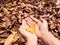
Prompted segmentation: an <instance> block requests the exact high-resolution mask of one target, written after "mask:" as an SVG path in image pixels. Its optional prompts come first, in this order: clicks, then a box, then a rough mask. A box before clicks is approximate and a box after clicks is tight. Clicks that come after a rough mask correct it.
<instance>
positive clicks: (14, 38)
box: [4, 31, 19, 45]
mask: <svg viewBox="0 0 60 45" xmlns="http://www.w3.org/2000/svg"><path fill="white" fill-rule="evenodd" d="M18 38H19V36H18V35H17V33H16V32H13V31H12V34H10V35H9V36H8V38H7V39H6V41H5V43H4V45H12V43H13V42H15V41H17V39H18Z"/></svg>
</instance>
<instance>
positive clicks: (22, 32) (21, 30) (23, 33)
mask: <svg viewBox="0 0 60 45" xmlns="http://www.w3.org/2000/svg"><path fill="white" fill-rule="evenodd" d="M19 31H20V33H21V34H22V35H23V36H27V34H28V33H27V31H26V30H25V29H23V28H22V27H21V28H19Z"/></svg>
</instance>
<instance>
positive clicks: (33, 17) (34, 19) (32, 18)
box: [30, 16, 39, 22]
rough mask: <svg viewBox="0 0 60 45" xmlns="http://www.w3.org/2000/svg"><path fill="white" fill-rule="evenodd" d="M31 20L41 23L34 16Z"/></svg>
mask: <svg viewBox="0 0 60 45" xmlns="http://www.w3.org/2000/svg"><path fill="white" fill-rule="evenodd" d="M30 18H31V19H32V20H34V21H35V22H39V20H38V19H36V18H34V17H33V16H30Z"/></svg>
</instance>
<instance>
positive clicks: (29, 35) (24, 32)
mask: <svg viewBox="0 0 60 45" xmlns="http://www.w3.org/2000/svg"><path fill="white" fill-rule="evenodd" d="M27 27H29V26H28V25H27V23H26V21H25V20H24V19H23V20H22V25H21V27H20V28H19V30H20V33H21V34H22V35H23V36H25V37H26V39H27V40H30V39H32V40H33V39H35V40H37V36H36V35H35V34H32V33H30V32H28V31H27V30H26V28H27Z"/></svg>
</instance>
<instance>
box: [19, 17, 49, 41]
mask: <svg viewBox="0 0 60 45" xmlns="http://www.w3.org/2000/svg"><path fill="white" fill-rule="evenodd" d="M32 22H34V23H35V25H36V34H32V33H30V32H28V31H26V28H27V27H29V26H30V25H31V23H32ZM19 29H20V33H21V34H22V35H23V36H25V37H26V38H27V40H33V39H34V41H37V37H39V38H42V37H43V35H44V34H45V33H46V32H48V23H47V21H46V20H45V19H42V18H41V19H40V20H38V19H36V18H34V17H32V16H30V17H27V18H26V19H23V21H22V26H21V27H20V28H19Z"/></svg>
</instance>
